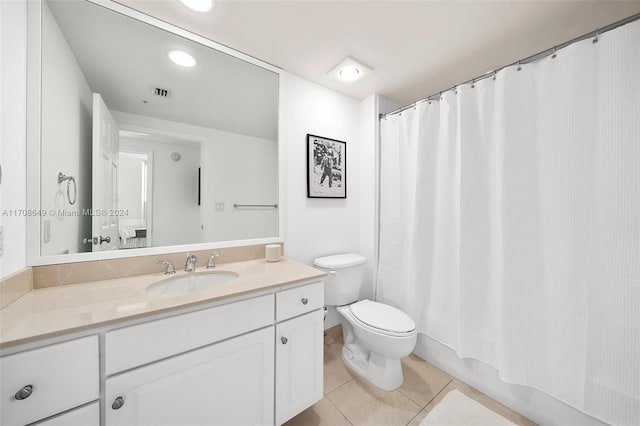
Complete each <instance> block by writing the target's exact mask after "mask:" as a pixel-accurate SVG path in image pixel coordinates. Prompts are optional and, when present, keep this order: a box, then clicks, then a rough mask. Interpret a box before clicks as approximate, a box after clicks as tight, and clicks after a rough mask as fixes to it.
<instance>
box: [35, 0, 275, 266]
mask: <svg viewBox="0 0 640 426" xmlns="http://www.w3.org/2000/svg"><path fill="white" fill-rule="evenodd" d="M43 1H44V0H29V1H27V100H26V104H27V105H26V110H27V111H26V113H27V129H26V136H27V144H26V159H27V164H26V173H25V174H26V184H27V185H26V187H27V194H26V208H27V211H31V212H38V211H40V163H41V158H40V155H41V151H40V144H41V101H42V97H41V89H42V84H41V82H42V54H41V53H42V2H43ZM84 1H87V2H89V3H93V4H96V5H98V6H101V7H104V8H106V9H108V10H111V11H114V12H117V13H120V14H122V15H125V16H127V17H130V18H133V19H136V20H138V21H141V22H143V23H146V24H149V25H152V26H154V27H156V28H160V29H162V30H164V31H168V32H170V33H172V34H175V35H178V36H180V37H184V38H186V39H189V40H191V41H194V42H196V43H200V44H202V45H204V46H207V47H209V48H212V49H215V50H217V51H219V52H222V53H226V54H228V55H230V56H233V57H235V58H237V59H240V60H243V61H245V62H248V63H250V64H252V65H256V66H258V67H261V68H263V69H266V70H268V71H271V72H273V73H275V74H277V75H278V99H277V104H278V136H277V140H276V143H277V147H278V155H277V158H278V161H277V165H278V235H277V236H274V237H266V238H253V239H246V240H232V241H216V242H207V243H194V244H185V245H172V246H160V247H147V248H141V249H131V250H112V251H104V252H85V253H70V254H65V255H50V256H42V255H41V247H40V240H41V234H42V232H41V222H42V221H41V220H40V219H41V216H40V215H35V214H32V215H27V217H26V222H27V223H26V224H27V227H26V228H27V229H26V261H27V262H26V264H27V266H42V265H55V264H64V263H74V262H88V261H98V260H107V259H117V258H129V257H138V256H149V255H157V254H170V253H181V252H184V251H196V250H209V249H219V248H224V247H241V246H249V245H258V244H270V243H283V242H284V238H283V235H284V213H283V211H282V206H283V204H284V203H285V197H284V194H285V193H284V183H285V181H284V178H285V176H284V167H280V166H281V165H282V164H284V158H285V154H284V149H282V136H281V135H282V129H283V123H282V116H283V104H282V96H283V84H282V77H283V73H284V71H283V70H282V69H281V68H278V67H276V66H274V65H271V64H269V63H267V62H263V61H261V60H259V59H256V58H254V57H252V56H249V55H247V54H245V53H242V52H239V51H237V50H234V49H231V48H229V47H227V46H224V45H221V44H219V43H216V42H214V41H212V40H209V39H207V38H205V37H202V36H199V35H197V34H194V33H191V32H189V31H187V30H185V29H182V28H179V27H176V26H174V25H171V24H169V23H167V22H164V21H161V20H159V19H156V18H153V17H151V16H149V15H146V14H144V13H141V12H138V11H137V10H134V9H131V8H129V7H127V6H124V5H121V4H119V3H115V2H114V1H113V0H84Z"/></svg>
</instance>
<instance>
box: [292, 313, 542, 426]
mask: <svg viewBox="0 0 640 426" xmlns="http://www.w3.org/2000/svg"><path fill="white" fill-rule="evenodd" d="M341 348H342V329H341V328H340V326H337V327H333V328H331V329H329V330H327V334H326V336H325V340H324V399H322V400H321V401H320V402H318V403H317V404H315V405H314V406H312V407H310V408H309V409H307V410H305V411H303V412H302V413H300V414H299V415H297V416H296V417H294V418H293V419H291V420H289V421H288V422H287V423H285V425H287V426H297V425H301V426H313V425H328V426H341V425H367V426H392V425H410V426H417V425H418V424H419V423H420V421H421V420H422V419H423V418H424V417H425V416H426V415H427V413H428V412H429V411H430V410H431V409H432V408H433V407H434V406H435V405H436V404H437V403H438V402H439V401H440V400H441V399H442V398H444V396H445V395H446V394H447V393H448V392H449V391H451V390H453V389H458V390H459V391H460V392H462V393H464V394H465V395H467V396H469V397H471V398H473V399H474V400H476V401H478V402H480V403H481V404H482V405H484V406H485V407H487V408H489V409H491V410H493V411H495V412H497V413H499V414H500V415H502V416H504V417H505V418H507V419H508V420H510V421H511V422H513V423H516V424H517V425H521V426H533V425H534V423H533V422H531V421H530V420H528V419H526V418H524V417H522V416H521V415H519V414H518V413H515V412H513V411H511V410H510V409H508V408H507V407H505V406H503V405H501V404H499V403H498V402H496V401H494V400H492V399H491V398H489V397H487V396H486V395H484V394H482V393H480V392H478V391H477V390H475V389H473V388H472V387H470V386H468V385H466V384H464V383H462V382H461V381H459V380H457V379H455V378H453V377H451V376H449V375H448V374H446V373H445V372H443V371H441V370H439V369H437V368H436V367H434V366H432V365H430V364H428V363H427V362H425V361H423V360H422V359H420V358H418V357H417V356H415V355H410V356H408V357H406V358H404V359H403V360H402V367H403V371H404V384H403V385H402V386H401V387H400V388H399V389H396V390H395V391H393V392H385V391H382V390H380V389H378V388H376V387H375V386H373V385H371V384H369V382H367V381H365V380H364V379H362V378H360V377H358V376H357V375H356V374H355V373H353V372H351V371H350V370H349V369H348V368H347V367H346V366H345V365H344V363H343V361H342V359H341V357H340V353H341Z"/></svg>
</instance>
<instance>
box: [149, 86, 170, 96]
mask: <svg viewBox="0 0 640 426" xmlns="http://www.w3.org/2000/svg"><path fill="white" fill-rule="evenodd" d="M153 94H154V95H156V96H160V97H161V98H168V97H169V95H171V92H170V91H169V89H163V88H161V87H155V88H154V89H153Z"/></svg>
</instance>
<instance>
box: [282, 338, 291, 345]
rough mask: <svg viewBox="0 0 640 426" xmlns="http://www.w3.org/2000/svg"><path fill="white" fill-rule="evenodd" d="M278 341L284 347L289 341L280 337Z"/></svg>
mask: <svg viewBox="0 0 640 426" xmlns="http://www.w3.org/2000/svg"><path fill="white" fill-rule="evenodd" d="M280 341H281V342H282V344H283V345H286V344H287V342H288V341H289V339H287V338H286V337H281V338H280Z"/></svg>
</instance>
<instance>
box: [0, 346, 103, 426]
mask: <svg viewBox="0 0 640 426" xmlns="http://www.w3.org/2000/svg"><path fill="white" fill-rule="evenodd" d="M98 360H99V355H98V336H97V335H94V336H88V337H84V338H80V339H75V340H70V341H66V342H63V343H58V344H54V345H49V346H45V347H42V348H38V349H32V350H28V351H24V352H20V353H16V354H13V355H7V356H3V357H2V358H0V397H1V398H2V399H1V400H0V424H2V425H6V426H9V425H24V424H27V423H32V422H35V421H38V420H42V419H45V418H47V417H49V416H53V415H55V414H58V413H61V412H63V411H66V410H70V409H72V408H74V407H78V406H80V405H82V404H85V403H88V402H91V401H93V400H97V399H98V397H99V392H100V385H99V383H100V372H99V368H98ZM98 423H99V417H94V418H93V421H92V422H90V423H87V424H86V426H90V425H97V424H98ZM45 424H46V423H45Z"/></svg>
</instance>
